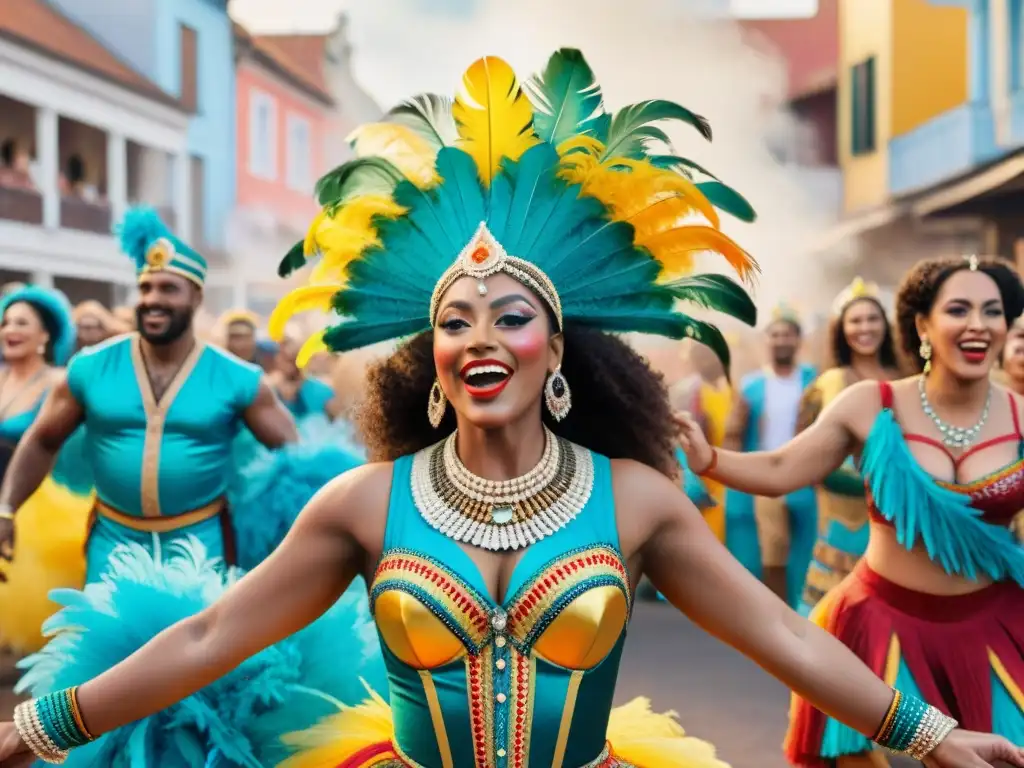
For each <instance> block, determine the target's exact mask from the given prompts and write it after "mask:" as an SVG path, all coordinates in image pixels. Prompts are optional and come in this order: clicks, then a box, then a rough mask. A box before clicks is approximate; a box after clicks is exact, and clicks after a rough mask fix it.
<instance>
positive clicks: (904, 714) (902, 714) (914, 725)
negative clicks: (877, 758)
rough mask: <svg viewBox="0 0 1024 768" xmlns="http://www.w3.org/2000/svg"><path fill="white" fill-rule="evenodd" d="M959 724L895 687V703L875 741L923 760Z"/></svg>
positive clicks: (890, 705)
mask: <svg viewBox="0 0 1024 768" xmlns="http://www.w3.org/2000/svg"><path fill="white" fill-rule="evenodd" d="M957 725H958V723H957V721H956V720H954V719H953V718H951V717H947V716H946V715H944V714H942V712H940V711H939V710H937V709H936V708H935V707H933V706H931V705H929V704H927V703H926V702H924V701H922V700H921V699H919V698H917V697H915V696H905V695H903V694H902V693H900V692H899V691H896V690H894V691H893V696H892V703H890V704H889V709H888V711H887V712H886V713H885V717H884V718H882V723H881V725H879V727H878V732H877V733H876V734H875V736H874V738H872V741H874V742H875V743H876V744H879V745H881V746H883V747H885V748H886V749H888V750H890V751H891V752H895V753H897V754H903V755H907V756H908V757H912V758H914V759H915V760H923V759H924V758H925V757H927V756H928V755H929V754H931V752H932V750H934V749H935V748H936V747H937V746H939V744H941V743H942V741H943V739H945V738H946V737H947V736H948V735H949V734H950V732H951V731H952V730H953V729H954V728H956V727H957Z"/></svg>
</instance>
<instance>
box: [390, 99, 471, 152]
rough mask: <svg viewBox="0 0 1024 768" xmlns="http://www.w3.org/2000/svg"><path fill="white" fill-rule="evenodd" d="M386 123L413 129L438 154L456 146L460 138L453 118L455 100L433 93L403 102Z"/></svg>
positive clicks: (392, 112) (392, 111)
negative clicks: (444, 149) (453, 102)
mask: <svg viewBox="0 0 1024 768" xmlns="http://www.w3.org/2000/svg"><path fill="white" fill-rule="evenodd" d="M384 122H386V123H394V124H395V125H403V126H405V127H406V128H409V129H410V130H412V131H413V132H414V133H416V135H417V136H419V137H420V138H421V139H423V140H424V141H425V142H427V145H428V146H430V148H431V149H433V150H434V151H435V152H437V151H439V150H440V149H441V148H442V147H451V146H454V145H455V142H456V140H457V139H458V138H459V134H458V129H457V128H456V127H455V118H454V117H453V116H452V100H451V99H450V98H448V97H447V96H438V95H436V94H433V93H423V94H420V95H419V96H414V97H413V98H411V99H409V100H408V101H403V102H402V103H401V104H399V105H398V106H397V107H395V108H394V109H392V110H391V111H389V112H388V113H387V115H386V116H385V117H384Z"/></svg>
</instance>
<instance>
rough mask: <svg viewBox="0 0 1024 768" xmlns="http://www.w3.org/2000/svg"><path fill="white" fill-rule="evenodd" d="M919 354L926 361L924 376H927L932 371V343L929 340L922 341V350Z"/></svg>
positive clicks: (919, 350)
mask: <svg viewBox="0 0 1024 768" xmlns="http://www.w3.org/2000/svg"><path fill="white" fill-rule="evenodd" d="M917 352H918V354H919V355H921V359H922V360H924V375H925V376H927V375H928V374H929V373H931V370H932V343H931V342H930V341H928V339H921V348H920V349H918V350H917Z"/></svg>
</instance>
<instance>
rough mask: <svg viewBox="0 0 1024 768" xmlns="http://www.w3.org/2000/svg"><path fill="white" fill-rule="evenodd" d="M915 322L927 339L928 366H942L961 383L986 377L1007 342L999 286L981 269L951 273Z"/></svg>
mask: <svg viewBox="0 0 1024 768" xmlns="http://www.w3.org/2000/svg"><path fill="white" fill-rule="evenodd" d="M917 326H918V328H917V330H918V334H920V336H921V338H927V339H928V341H930V342H931V345H932V366H933V367H935V366H940V365H941V366H942V367H944V368H946V369H948V370H949V372H950V373H952V374H953V375H954V376H955V377H956V378H958V379H961V380H964V381H970V380H975V379H980V378H982V377H984V376H988V375H989V371H990V370H991V369H992V365H993V364H994V363H995V361H996V358H997V357H998V355H999V351H1000V350H1001V349H1002V347H1003V343H1004V342H1005V341H1006V332H1007V328H1006V317H1005V316H1004V314H1003V301H1002V297H1001V296H1000V295H999V287H998V286H997V285H996V282H995V280H993V279H992V278H991V277H989V276H988V275H986V274H985V273H984V272H980V271H979V272H972V271H970V270H968V269H961V270H959V271H957V272H954V273H953V274H952V275H951V276H950V277H949V279H947V280H946V282H944V283H943V284H942V287H941V288H939V292H938V294H937V295H936V297H935V303H934V304H933V306H932V309H931V312H929V313H928V315H927V316H921V317H918V320H917Z"/></svg>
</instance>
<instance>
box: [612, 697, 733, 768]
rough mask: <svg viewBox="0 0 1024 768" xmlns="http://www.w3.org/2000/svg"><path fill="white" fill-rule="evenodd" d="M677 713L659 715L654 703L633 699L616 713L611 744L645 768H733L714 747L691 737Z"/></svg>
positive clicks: (623, 756)
mask: <svg viewBox="0 0 1024 768" xmlns="http://www.w3.org/2000/svg"><path fill="white" fill-rule="evenodd" d="M676 717H677V715H676V713H675V712H666V713H664V714H657V713H655V712H653V711H651V701H650V699H646V698H636V699H633V700H632V701H631V702H629V703H628V704H624V705H622V706H621V707H616V708H615V709H613V710H612V713H611V717H610V718H609V719H608V742H609V743H610V744H611V745H612V751H613V752H614V754H615V756H616V757H618V758H620V759H621V760H622V761H623V762H625V763H628V764H629V765H638V766H644V768H655V766H657V768H729V764H728V763H724V762H722V761H721V760H719V759H718V758H717V757H716V756H715V748H714V746H713V745H712V744H710V743H708V742H706V741H701V740H700V739H695V738H693V737H692V736H687V735H686V732H685V731H684V730H683V728H682V726H681V725H679V722H678V721H677V720H676Z"/></svg>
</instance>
